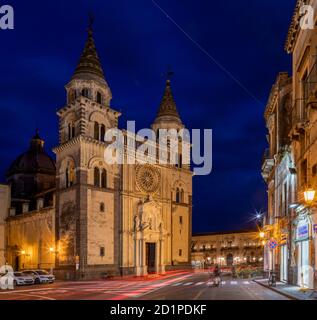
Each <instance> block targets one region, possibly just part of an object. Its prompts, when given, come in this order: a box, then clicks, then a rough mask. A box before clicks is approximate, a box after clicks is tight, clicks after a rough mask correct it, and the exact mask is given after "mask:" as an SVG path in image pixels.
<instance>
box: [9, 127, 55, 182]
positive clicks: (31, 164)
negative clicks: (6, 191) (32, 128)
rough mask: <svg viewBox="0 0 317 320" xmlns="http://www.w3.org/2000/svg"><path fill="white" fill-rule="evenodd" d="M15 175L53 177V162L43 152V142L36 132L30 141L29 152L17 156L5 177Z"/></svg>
mask: <svg viewBox="0 0 317 320" xmlns="http://www.w3.org/2000/svg"><path fill="white" fill-rule="evenodd" d="M16 173H45V174H49V175H55V173H56V166H55V162H54V160H53V159H52V158H51V157H50V156H48V155H47V153H46V152H45V150H44V141H43V140H42V139H41V138H40V136H39V134H38V132H36V134H35V136H34V137H33V138H32V139H31V143H30V147H29V150H28V151H26V152H24V153H22V154H21V155H20V156H18V157H17V158H16V159H15V160H14V161H13V162H12V164H11V166H10V168H9V170H8V171H7V177H8V176H11V175H13V174H16Z"/></svg>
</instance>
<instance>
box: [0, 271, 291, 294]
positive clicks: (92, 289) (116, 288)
mask: <svg viewBox="0 0 317 320" xmlns="http://www.w3.org/2000/svg"><path fill="white" fill-rule="evenodd" d="M123 299H127V300H129V299H130V300H139V299H141V300H288V299H287V298H286V297H284V296H283V295H280V294H278V293H276V292H274V291H272V290H270V289H267V288H265V287H263V286H261V285H259V284H257V283H255V282H253V281H252V280H251V279H232V278H231V277H229V276H228V277H223V282H222V284H221V286H220V287H219V288H214V287H212V286H211V284H210V282H209V276H208V273H207V272H198V273H194V272H187V271H178V272H171V273H167V274H166V275H165V276H157V277H155V276H153V277H149V278H148V279H147V280H138V279H137V278H133V277H132V278H123V279H121V278H115V279H113V280H100V281H77V282H70V281H67V282H66V281H57V282H56V283H54V284H47V285H46V284H45V285H33V286H23V287H18V289H16V290H13V291H0V300H123Z"/></svg>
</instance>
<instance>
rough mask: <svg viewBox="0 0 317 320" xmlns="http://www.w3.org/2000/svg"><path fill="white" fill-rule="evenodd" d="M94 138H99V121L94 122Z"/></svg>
mask: <svg viewBox="0 0 317 320" xmlns="http://www.w3.org/2000/svg"><path fill="white" fill-rule="evenodd" d="M94 139H96V140H99V123H98V122H95V124H94Z"/></svg>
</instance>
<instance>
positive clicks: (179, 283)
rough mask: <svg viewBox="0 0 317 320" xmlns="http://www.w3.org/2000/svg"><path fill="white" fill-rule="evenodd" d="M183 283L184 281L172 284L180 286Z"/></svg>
mask: <svg viewBox="0 0 317 320" xmlns="http://www.w3.org/2000/svg"><path fill="white" fill-rule="evenodd" d="M182 283H183V282H178V283H174V284H172V287H177V286H180V285H181V284H182Z"/></svg>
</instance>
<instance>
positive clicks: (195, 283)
mask: <svg viewBox="0 0 317 320" xmlns="http://www.w3.org/2000/svg"><path fill="white" fill-rule="evenodd" d="M250 283H251V282H250V281H240V282H238V281H234V280H231V281H221V284H222V285H233V286H235V285H241V284H242V285H249V284H250ZM212 284H213V282H212V281H199V282H176V283H173V284H171V287H178V286H203V285H207V286H209V285H212Z"/></svg>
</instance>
